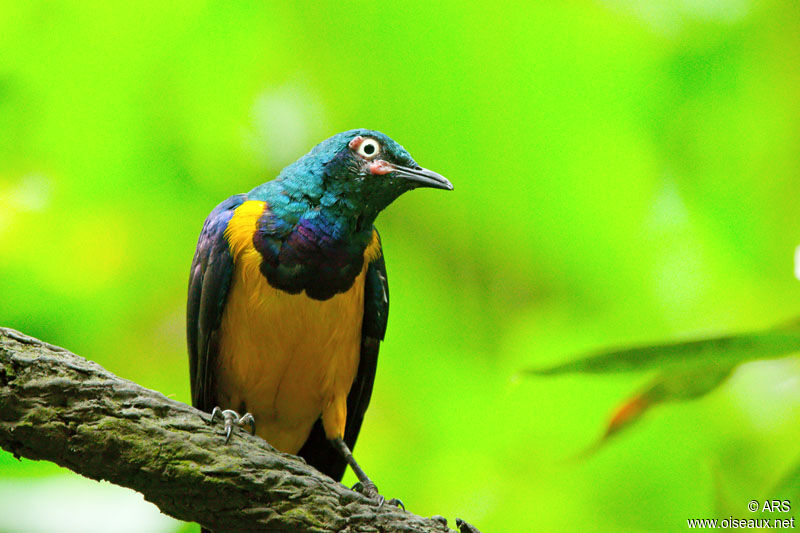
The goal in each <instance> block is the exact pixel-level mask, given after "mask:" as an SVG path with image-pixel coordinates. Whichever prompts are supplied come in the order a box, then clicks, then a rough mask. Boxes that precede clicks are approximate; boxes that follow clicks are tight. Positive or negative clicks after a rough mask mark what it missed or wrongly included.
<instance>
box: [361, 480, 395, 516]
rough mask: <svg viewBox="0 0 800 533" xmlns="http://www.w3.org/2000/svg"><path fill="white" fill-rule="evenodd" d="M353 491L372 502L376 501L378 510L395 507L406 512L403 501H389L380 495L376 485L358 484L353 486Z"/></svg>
mask: <svg viewBox="0 0 800 533" xmlns="http://www.w3.org/2000/svg"><path fill="white" fill-rule="evenodd" d="M353 490H354V491H356V492H358V493H359V494H363V495H364V496H366V497H367V498H369V499H370V500H375V501H376V502H378V508H381V507H383V506H384V505H394V506H396V507H400V508H401V509H403V510H404V511H405V510H406V506H405V505H403V502H402V501H401V500H398V499H397V498H392V499H391V500H387V499H386V498H384V497H383V496H381V495H380V493H379V492H378V487H376V486H375V483H373V482H372V481H369V482H367V483H362V482H360V481H359V482H358V483H356V484H355V485H353Z"/></svg>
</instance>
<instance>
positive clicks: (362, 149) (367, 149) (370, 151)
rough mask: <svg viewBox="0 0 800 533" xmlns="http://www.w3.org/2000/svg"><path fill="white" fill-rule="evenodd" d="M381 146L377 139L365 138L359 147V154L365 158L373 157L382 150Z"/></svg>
mask: <svg viewBox="0 0 800 533" xmlns="http://www.w3.org/2000/svg"><path fill="white" fill-rule="evenodd" d="M380 148H381V146H380V145H379V144H378V141H376V140H375V139H364V142H362V143H361V144H360V145H359V147H358V155H360V156H361V157H363V158H364V159H372V158H373V157H375V156H376V155H378V152H379V151H380Z"/></svg>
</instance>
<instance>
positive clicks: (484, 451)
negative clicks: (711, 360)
mask: <svg viewBox="0 0 800 533" xmlns="http://www.w3.org/2000/svg"><path fill="white" fill-rule="evenodd" d="M798 35H800V4H798V3H797V2H795V1H789V0H786V1H783V2H779V1H775V0H765V1H761V2H754V1H751V0H720V1H717V2H711V1H709V0H675V1H669V2H668V1H666V0H665V1H653V2H649V1H646V0H607V1H588V0H587V1H578V2H566V3H537V2H530V3H512V4H508V5H505V6H503V7H501V6H500V5H496V4H465V3H464V2H445V3H430V2H419V1H407V2H402V3H397V4H396V5H389V4H387V3H385V2H316V3H313V4H301V3H278V2H263V3H246V2H169V3H168V2H150V3H146V2H132V3H103V2H62V3H51V2H42V1H31V2H12V1H4V2H0V322H2V323H3V325H8V326H11V327H15V328H17V329H20V330H22V331H25V332H26V333H29V334H32V335H35V336H38V337H41V338H43V339H45V340H47V341H48V342H52V343H55V344H59V345H64V346H66V347H67V348H69V349H71V350H73V351H75V352H76V353H79V354H81V355H83V356H86V357H90V358H92V359H94V360H96V361H97V362H99V363H100V364H102V365H104V366H105V367H106V368H108V369H109V370H111V371H113V372H115V373H117V374H119V375H121V376H123V377H126V378H129V379H132V380H135V381H137V382H139V383H142V384H144V385H146V386H149V387H152V388H155V389H158V390H160V391H162V392H164V393H165V394H168V395H172V396H174V397H176V398H178V399H182V400H185V401H188V399H189V387H188V369H187V366H188V365H187V360H186V354H185V341H184V333H183V327H184V326H183V321H184V300H185V290H186V283H187V276H188V266H189V262H190V261H191V257H192V253H193V250H194V246H195V242H196V238H197V234H198V232H199V230H200V227H201V225H202V221H203V219H204V217H205V215H206V214H207V213H208V212H209V211H210V210H211V208H212V207H213V206H214V205H216V203H218V202H219V201H220V200H222V199H224V198H226V197H227V196H229V195H231V194H234V193H238V192H242V191H246V190H249V189H250V188H251V187H252V186H254V185H256V184H258V183H261V182H263V181H266V180H267V179H270V178H272V177H273V176H275V175H276V173H277V172H278V171H279V170H280V169H281V168H282V167H283V166H285V165H286V164H288V163H289V162H291V161H293V160H294V159H296V158H297V157H298V156H300V155H301V154H303V153H305V152H306V151H307V150H308V149H309V148H310V147H311V146H312V145H313V144H315V143H316V142H318V141H320V140H322V139H324V138H326V137H328V136H329V135H331V134H333V133H335V132H338V131H341V130H345V129H350V128H354V127H369V128H373V129H378V130H381V131H384V132H385V133H387V134H389V135H390V136H392V137H393V138H395V139H396V140H397V141H398V142H400V143H401V144H403V145H404V146H405V147H406V148H408V149H409V151H410V152H411V153H412V155H413V156H414V157H415V158H416V160H417V161H418V162H419V163H420V164H422V165H423V166H426V167H428V168H432V169H434V170H436V171H438V172H441V173H442V174H443V175H445V176H447V177H448V178H450V179H451V181H452V182H453V183H454V184H455V187H456V190H455V191H454V192H453V193H450V194H444V193H440V192H438V191H424V190H423V191H416V192H413V193H411V194H409V195H407V196H405V197H403V198H401V199H400V200H398V201H397V202H396V203H395V204H394V205H393V206H392V207H390V208H389V209H388V210H387V212H386V213H384V214H383V215H381V217H380V218H379V220H378V223H379V224H378V226H379V228H380V229H381V232H382V237H383V242H384V247H385V251H386V257H387V266H388V274H389V279H390V283H391V291H392V303H391V313H390V319H389V331H388V335H387V339H386V342H385V344H384V347H383V349H382V352H381V361H380V365H379V373H378V378H377V383H376V388H375V392H374V399H373V403H372V406H371V408H370V410H369V411H368V414H367V418H366V422H365V425H364V428H363V431H362V436H361V438H360V440H359V443H358V446H357V450H356V452H357V456H358V457H359V458H360V461H361V462H362V463H363V464H364V465H365V467H366V468H367V469H368V471H369V472H371V475H372V476H374V478H375V479H376V481H377V482H378V484H379V486H380V488H381V491H382V492H383V493H385V494H387V495H388V496H390V497H391V496H397V497H400V498H402V499H403V500H404V501H405V503H406V505H407V506H408V507H409V509H411V510H413V511H415V512H417V513H420V514H425V515H431V514H443V515H445V516H447V517H449V518H451V519H452V518H453V517H455V516H461V517H463V518H465V519H468V520H469V521H470V522H473V523H474V524H475V525H477V526H478V527H480V528H481V529H483V530H484V531H487V532H488V531H526V530H531V531H534V530H550V531H573V530H577V529H579V528H580V529H583V530H591V531H618V530H620V529H622V530H646V531H649V530H655V531H672V530H679V529H681V530H682V529H683V528H685V519H686V518H689V517H706V516H713V514H714V513H716V512H718V511H720V509H725V512H726V513H727V512H728V511H727V509H730V511H729V512H731V513H733V515H734V516H736V517H739V516H741V517H745V518H746V517H747V514H748V513H747V511H746V509H745V505H746V502H747V501H748V500H750V499H752V498H767V497H772V496H776V495H774V494H769V493H767V492H768V490H769V488H770V487H773V486H775V483H776V482H777V481H779V478H780V477H781V476H782V475H783V474H784V473H785V472H786V471H787V469H788V468H789V467H790V466H791V465H793V464H796V463H797V460H798V457H797V446H796V442H798V438H800V365H798V363H797V361H796V360H795V359H792V358H789V359H785V360H782V361H780V362H760V363H753V364H749V365H745V366H743V367H741V368H739V369H738V370H737V371H736V372H735V373H734V375H733V376H731V377H730V378H729V379H728V380H727V382H726V383H725V384H724V385H723V386H722V387H719V388H717V389H716V390H715V391H714V392H712V393H711V394H710V395H708V396H706V397H704V398H703V399H702V400H699V401H697V402H692V403H686V404H675V405H671V406H668V407H665V408H664V409H662V410H661V411H660V412H659V415H658V416H652V417H649V418H647V419H646V420H645V421H644V422H642V423H640V424H639V426H638V427H637V428H635V429H632V430H631V431H630V432H628V433H626V434H625V435H624V436H620V438H618V439H615V440H614V441H613V442H611V443H610V444H609V445H608V446H607V447H605V448H604V449H602V450H600V451H599V452H598V453H597V454H595V455H593V456H592V457H591V458H588V459H585V460H580V461H575V460H573V458H574V455H575V454H578V453H580V451H581V450H582V449H584V448H585V447H586V446H587V445H589V444H590V443H592V442H594V441H595V440H596V439H597V438H598V436H599V435H600V434H602V430H603V427H602V421H603V420H604V419H605V417H606V414H607V413H608V412H609V411H610V410H611V409H612V408H613V407H614V406H615V405H616V404H617V402H618V401H619V400H620V398H623V397H625V396H626V395H628V394H629V392H630V390H631V389H632V388H636V387H641V386H643V385H644V384H646V383H647V380H648V379H649V378H650V377H652V376H638V375H632V376H629V375H620V376H613V377H605V376H585V375H572V376H567V377H563V378H561V377H560V378H546V379H519V378H518V373H519V372H520V371H521V370H522V369H523V368H526V367H530V366H532V365H536V366H544V365H550V364H556V363H558V362H562V361H567V360H568V359H569V358H570V356H571V355H573V354H575V353H579V352H584V351H587V350H593V349H596V348H601V347H604V346H609V345H613V346H619V345H625V344H628V343H642V342H648V341H656V340H666V339H683V338H689V337H691V338H695V337H698V336H703V335H710V334H715V333H728V332H737V331H748V330H755V329H759V328H765V327H769V326H771V325H773V324H776V323H780V322H781V321H784V320H787V319H788V318H790V317H793V316H796V315H798V314H800V284H799V283H798V281H797V280H796V279H795V278H794V276H793V273H792V269H793V266H792V257H793V253H794V250H795V247H796V246H797V245H798V243H800V218H799V217H798V213H800V194H798V185H800V158H798V153H800V106H798V105H797V102H798V100H800V98H799V97H800V46H798V44H800V42H799V37H798ZM54 472H56V469H55V468H54V467H50V466H48V465H41V464H37V463H32V462H29V461H23V462H22V463H18V462H17V461H15V460H13V458H11V457H10V455H8V454H5V453H3V454H0V479H10V478H16V479H18V480H19V483H25V481H26V480H27V479H29V478H31V477H34V476H43V475H50V474H53V473H54ZM59 472H60V471H59ZM347 480H348V481H350V480H352V478H347ZM722 500H724V501H727V502H729V504H728V507H725V506H721V505H720V504H719V502H720V501H722ZM796 505H800V497H798V498H797V499H796ZM36 508H40V506H39V505H37V506H36ZM33 509H34V507H33V505H32V507H31V509H29V510H27V511H25V510H23V512H38V511H33ZM726 516H727V514H726Z"/></svg>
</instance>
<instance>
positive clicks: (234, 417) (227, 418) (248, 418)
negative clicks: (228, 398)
mask: <svg viewBox="0 0 800 533" xmlns="http://www.w3.org/2000/svg"><path fill="white" fill-rule="evenodd" d="M217 417H219V418H221V419H222V420H223V421H224V422H225V444H228V440H230V438H231V430H232V429H233V426H234V425H237V426H239V427H240V428H244V427H245V426H247V427H249V428H250V434H251V435H255V434H256V421H255V419H254V418H253V415H251V414H250V413H245V414H243V415H242V416H239V413H237V412H236V411H234V410H233V409H225V410H224V411H223V410H222V409H220V408H219V407H215V408H214V409H213V410H212V411H211V423H212V424H213V423H214V421H215V420H216V419H217Z"/></svg>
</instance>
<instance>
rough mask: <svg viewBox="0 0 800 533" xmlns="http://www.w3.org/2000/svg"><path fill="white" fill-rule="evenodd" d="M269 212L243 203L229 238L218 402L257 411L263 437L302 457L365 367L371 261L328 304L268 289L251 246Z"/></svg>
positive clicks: (217, 371)
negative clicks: (317, 427)
mask: <svg viewBox="0 0 800 533" xmlns="http://www.w3.org/2000/svg"><path fill="white" fill-rule="evenodd" d="M264 208H265V203H264V202H258V201H248V202H245V203H244V204H242V205H241V206H240V207H239V208H237V210H236V212H235V214H234V216H233V218H232V219H231V221H230V223H229V224H228V229H227V230H226V233H225V236H226V238H227V240H228V243H229V245H230V249H231V252H232V255H233V259H234V273H233V277H232V280H231V286H230V288H229V290H228V297H227V301H226V304H225V309H224V312H223V316H222V323H221V325H220V331H219V335H220V337H219V357H218V358H217V368H216V369H215V376H216V384H217V386H216V390H217V396H218V398H217V399H218V403H220V405H221V406H222V407H227V408H233V409H243V410H247V411H250V412H251V413H253V415H254V417H255V419H256V430H257V432H258V434H259V435H261V436H262V437H263V438H264V439H265V440H267V441H268V442H270V444H272V445H273V446H274V447H276V448H278V449H279V450H282V451H286V452H289V453H297V451H299V449H300V447H302V445H303V443H304V442H305V440H306V439H307V438H308V434H309V432H310V430H311V427H312V426H313V424H314V422H315V421H316V420H317V419H318V418H319V417H320V416H321V415H323V414H325V412H326V410H330V409H341V406H342V405H344V406H345V407H344V409H346V398H347V394H348V393H349V391H350V387H351V385H352V383H353V380H354V378H355V375H356V371H357V369H358V362H359V354H360V345H361V323H362V318H363V312H364V276H365V272H366V265H367V261H366V260H365V261H364V267H363V268H362V270H361V273H360V274H359V275H358V276H357V278H356V280H355V282H354V283H353V285H352V287H350V289H349V290H347V291H346V292H342V293H339V294H336V295H334V296H332V297H331V298H328V299H326V300H318V299H313V298H309V297H308V296H307V295H306V294H305V292H301V293H299V294H290V293H288V292H285V291H283V290H281V289H277V288H274V287H272V286H270V284H269V283H268V282H267V280H266V278H265V277H264V275H263V274H262V273H261V271H260V265H261V262H262V256H261V254H260V253H259V252H258V251H257V250H256V249H255V248H254V246H253V234H254V231H255V229H256V224H257V222H258V219H259V217H260V216H261V214H262V212H263V211H264ZM337 406H338V407H337ZM341 424H342V426H343V425H344V420H343V419H342V422H341ZM342 429H343V427H342Z"/></svg>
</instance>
